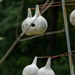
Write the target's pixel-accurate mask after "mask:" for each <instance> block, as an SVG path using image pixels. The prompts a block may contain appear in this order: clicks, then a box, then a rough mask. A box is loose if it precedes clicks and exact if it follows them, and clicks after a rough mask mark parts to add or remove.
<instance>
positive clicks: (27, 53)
mask: <svg viewBox="0 0 75 75" xmlns="http://www.w3.org/2000/svg"><path fill="white" fill-rule="evenodd" d="M21 1H22V0H11V1H10V0H4V1H2V2H1V3H0V36H1V37H3V38H0V39H1V40H0V59H1V58H2V56H3V55H4V54H5V53H6V52H7V50H8V49H9V47H10V46H11V45H12V43H13V42H14V41H15V40H16V33H15V30H16V21H17V17H18V16H19V12H20V5H21ZM45 1H46V0H24V3H23V8H22V11H21V16H20V18H19V21H18V26H17V27H18V34H20V33H21V32H22V31H21V24H22V22H23V20H24V19H25V18H26V17H27V8H32V7H35V5H36V4H43V3H44V2H45ZM55 1H57V0H55ZM58 1H60V0H58ZM66 8H67V18H68V24H69V32H70V41H71V48H72V50H74V49H75V27H74V26H72V25H71V24H70V22H69V15H70V13H71V12H72V11H73V10H74V9H75V7H74V6H66ZM34 11H35V10H32V12H33V15H34ZM42 16H44V17H45V18H46V19H47V21H48V30H47V31H55V30H60V29H63V28H64V22H63V14H62V7H61V6H60V7H54V8H49V9H48V10H47V11H46V12H45V13H44V14H43V15H42ZM23 37H26V36H25V35H24V36H23ZM23 37H22V38H23ZM64 52H67V45H66V37H65V33H64V32H63V33H59V34H54V35H49V36H42V37H38V38H35V39H32V40H28V41H22V42H18V43H17V45H16V46H15V48H14V49H13V51H12V52H11V53H10V54H9V56H8V57H7V58H6V60H5V61H4V62H3V63H2V64H1V65H0V75H22V70H23V68H24V67H25V66H26V65H28V64H31V62H32V60H33V59H34V57H35V56H46V55H49V56H51V55H58V54H61V53H64ZM74 59H75V57H73V63H74V70H75V60H74ZM46 60H47V59H38V67H39V68H40V67H42V66H44V65H45V63H46ZM51 67H52V69H53V70H54V71H55V73H56V75H60V74H61V75H70V69H69V60H68V57H65V56H64V57H59V58H56V59H52V65H51Z"/></svg>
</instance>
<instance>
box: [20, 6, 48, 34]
mask: <svg viewBox="0 0 75 75" xmlns="http://www.w3.org/2000/svg"><path fill="white" fill-rule="evenodd" d="M30 25H31V26H30ZM28 26H30V27H29V29H28V30H27V32H26V33H25V34H26V35H36V34H43V33H44V32H45V31H46V30H47V27H48V24H47V21H46V19H45V18H44V17H42V16H41V14H40V11H39V6H38V5H36V10H35V15H34V16H33V17H32V13H31V10H30V8H28V16H27V18H26V19H25V20H24V21H23V23H22V26H21V28H22V31H23V32H24V31H25V30H26V29H27V27H28Z"/></svg>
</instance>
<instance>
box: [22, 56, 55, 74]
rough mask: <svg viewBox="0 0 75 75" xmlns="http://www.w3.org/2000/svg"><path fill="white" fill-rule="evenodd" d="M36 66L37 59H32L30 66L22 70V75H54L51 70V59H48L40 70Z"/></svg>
mask: <svg viewBox="0 0 75 75" xmlns="http://www.w3.org/2000/svg"><path fill="white" fill-rule="evenodd" d="M36 64H37V57H35V58H34V60H33V63H32V64H31V65H28V66H26V67H25V68H24V69H23V72H22V75H55V73H54V71H53V70H52V69H51V58H48V60H47V63H46V65H45V66H44V67H42V68H40V69H39V68H38V67H37V65H36Z"/></svg>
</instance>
